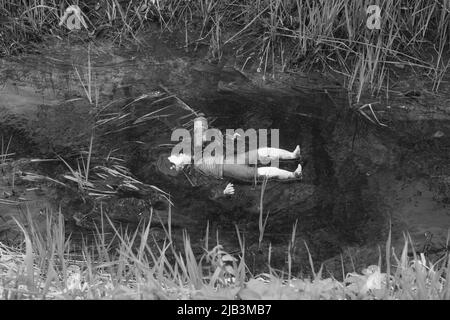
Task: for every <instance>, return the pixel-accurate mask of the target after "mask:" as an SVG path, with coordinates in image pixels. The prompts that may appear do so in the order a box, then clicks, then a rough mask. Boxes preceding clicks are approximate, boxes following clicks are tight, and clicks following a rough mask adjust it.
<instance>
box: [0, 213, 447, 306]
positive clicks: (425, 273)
mask: <svg viewBox="0 0 450 320" xmlns="http://www.w3.org/2000/svg"><path fill="white" fill-rule="evenodd" d="M151 219H152V217H150V221H146V222H143V223H142V224H141V225H140V226H139V227H138V228H137V230H136V231H134V232H130V231H124V230H122V229H121V228H118V227H116V226H114V224H113V223H112V222H111V221H110V220H109V218H108V217H107V216H102V223H101V225H100V226H98V228H97V229H96V230H97V231H96V233H95V236H94V239H93V240H92V241H88V240H86V239H85V240H84V241H83V245H82V247H81V249H80V250H74V244H73V243H72V241H71V238H70V235H67V234H66V232H65V228H64V219H63V217H62V215H61V214H58V215H51V214H49V215H47V220H46V227H45V228H44V229H42V228H41V229H39V228H38V227H37V226H36V225H35V224H34V222H33V221H32V219H31V215H30V214H28V216H27V219H26V220H25V224H26V226H24V225H22V223H24V222H22V223H20V222H16V223H17V224H18V226H19V228H20V229H21V230H22V233H23V239H24V244H25V246H24V247H22V246H20V247H17V248H11V247H8V246H6V245H4V244H2V243H0V297H1V298H2V299H229V300H234V299H243V300H246V299H339V300H344V299H402V300H403V299H450V285H449V282H448V274H449V271H450V264H449V255H448V253H447V254H445V255H444V256H443V257H442V258H441V259H440V260H439V261H436V262H434V263H431V262H430V261H429V260H428V259H427V258H426V257H425V255H424V254H416V253H415V252H414V256H413V257H409V256H408V251H409V246H411V243H412V242H411V239H410V238H409V237H408V236H407V235H405V243H404V247H403V249H402V252H401V254H400V256H399V257H397V255H396V254H395V251H394V250H393V248H391V242H390V237H389V239H388V241H387V243H386V258H387V260H386V262H385V263H384V265H385V266H384V267H385V268H386V271H384V272H383V271H382V270H381V269H382V263H381V260H382V259H381V252H380V260H379V264H378V265H372V266H369V267H368V268H366V269H364V270H362V272H361V273H358V272H350V273H346V274H345V271H344V270H343V273H344V279H343V281H338V280H337V279H336V278H334V277H332V276H331V277H329V278H325V277H323V272H322V270H323V267H321V268H320V269H319V270H318V271H317V272H314V274H313V275H312V276H311V277H310V278H304V279H300V278H296V277H294V276H292V275H291V274H290V273H288V274H286V273H283V272H280V271H276V270H274V269H272V268H270V265H269V266H268V272H267V273H265V274H260V275H252V274H250V273H249V272H248V268H247V267H246V264H245V244H244V243H242V247H241V252H240V253H239V254H237V255H235V256H233V255H231V254H229V253H227V252H226V250H225V249H224V248H223V247H222V246H221V245H220V244H219V243H217V244H216V245H215V246H214V247H213V248H211V249H209V248H208V241H206V242H205V246H206V247H205V248H204V253H203V254H202V255H201V256H199V255H196V254H194V251H193V249H192V246H191V242H190V239H189V236H188V235H187V234H186V233H184V235H183V248H177V246H176V245H175V244H174V243H173V242H172V241H171V240H170V239H171V236H170V234H169V232H168V231H167V230H166V237H165V239H158V240H157V239H155V238H152V232H151V227H150V226H151ZM107 225H109V227H110V228H109V229H112V235H113V236H112V237H111V236H109V237H107V236H106V231H105V229H106V227H107ZM208 232H209V231H208V228H207V233H208ZM238 234H239V233H238ZM107 238H109V239H110V240H107ZM206 238H207V239H208V238H209V235H208V234H207V235H206ZM293 238H295V226H294V230H293ZM240 241H243V240H242V239H240ZM309 260H310V263H311V266H312V270H314V265H313V261H312V258H311V256H309Z"/></svg>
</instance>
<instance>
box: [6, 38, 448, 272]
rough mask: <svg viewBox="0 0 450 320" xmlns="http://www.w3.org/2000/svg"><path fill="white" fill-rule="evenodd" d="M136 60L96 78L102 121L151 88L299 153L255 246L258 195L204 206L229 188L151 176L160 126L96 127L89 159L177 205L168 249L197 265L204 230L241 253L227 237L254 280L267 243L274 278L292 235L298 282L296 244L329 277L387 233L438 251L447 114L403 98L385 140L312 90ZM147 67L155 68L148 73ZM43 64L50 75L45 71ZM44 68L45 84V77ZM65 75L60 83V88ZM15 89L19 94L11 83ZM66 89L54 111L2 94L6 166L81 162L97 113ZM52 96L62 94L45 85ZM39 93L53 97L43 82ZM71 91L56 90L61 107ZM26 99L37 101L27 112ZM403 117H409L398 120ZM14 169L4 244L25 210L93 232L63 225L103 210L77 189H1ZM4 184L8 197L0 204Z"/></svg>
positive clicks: (134, 210) (124, 211)
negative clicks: (107, 162)
mask: <svg viewBox="0 0 450 320" xmlns="http://www.w3.org/2000/svg"><path fill="white" fill-rule="evenodd" d="M158 47H159V46H158ZM68 55H69V56H70V55H71V54H70V52H69V53H68ZM34 59H38V60H40V58H39V57H37V58H36V57H35V58H34ZM64 59H68V58H67V57H65V58H64ZM140 59H141V58H139V57H138V58H137V59H134V57H133V59H131V58H130V59H129V60H126V62H127V65H126V68H125V67H124V68H123V69H121V68H122V67H120V66H118V67H117V70H116V69H112V70H113V71H114V72H113V71H111V70H110V69H108V68H109V67H108V68H105V67H100V68H99V69H96V72H98V73H99V74H100V75H101V77H100V79H102V83H103V82H104V87H105V88H106V89H104V91H105V92H103V93H104V94H103V96H102V101H101V102H102V103H101V105H107V104H108V103H109V102H112V101H114V103H113V106H112V107H111V108H110V109H108V110H107V111H108V112H124V111H123V108H124V106H125V105H127V104H129V103H130V102H131V101H133V100H134V99H135V98H137V97H139V96H140V95H141V94H147V93H149V92H152V91H153V90H155V89H156V88H157V84H158V83H164V84H165V86H166V87H169V88H171V90H172V91H173V92H175V93H177V94H179V96H181V97H182V98H183V99H184V100H185V102H186V103H187V104H188V105H190V106H191V107H192V108H194V109H195V110H196V111H198V112H200V111H201V112H203V113H205V115H206V116H207V117H208V118H209V120H210V124H211V126H214V127H216V128H219V129H221V130H225V129H228V128H230V129H237V128H242V129H244V130H245V129H249V128H253V129H280V147H281V148H285V149H288V150H292V149H293V148H294V147H295V146H296V145H297V144H299V145H300V146H301V148H302V158H301V160H300V162H301V164H302V166H303V168H304V179H303V180H302V181H301V182H298V181H296V182H276V181H274V182H269V184H268V185H267V187H266V190H265V192H264V201H263V214H264V219H265V217H266V215H267V224H266V227H265V230H264V236H263V238H262V243H261V244H260V243H259V239H260V234H261V232H260V226H259V218H260V211H261V210H260V209H261V208H260V197H261V186H259V185H256V186H255V185H253V184H251V183H242V182H234V183H235V186H236V195H235V196H234V197H232V198H228V199H221V200H218V199H215V198H214V197H211V192H213V191H214V190H220V188H223V187H224V186H225V185H226V183H227V182H228V181H227V180H222V181H218V180H215V179H204V178H198V179H197V180H195V181H190V180H188V179H187V178H186V177H185V176H181V175H180V176H173V175H170V174H167V172H166V173H165V172H162V171H161V170H160V169H159V167H158V159H160V157H161V156H164V155H165V154H167V152H169V151H170V148H168V147H167V146H165V145H166V144H167V143H169V142H170V132H171V129H173V128H172V127H171V124H170V123H169V124H168V123H167V121H165V120H164V119H161V121H159V120H158V121H156V122H155V121H153V122H151V123H149V124H148V125H145V126H139V127H133V128H130V129H124V127H123V126H122V127H120V125H118V126H117V127H116V128H114V129H115V130H116V131H117V132H115V133H108V130H106V129H105V130H103V129H102V128H99V129H98V131H96V135H95V140H94V148H93V150H94V151H95V158H98V159H100V158H105V157H106V156H107V155H108V153H109V152H111V150H115V151H114V152H115V153H114V154H115V155H116V156H118V157H121V158H123V159H124V160H125V163H124V164H125V165H126V166H127V167H129V168H130V170H131V172H132V173H133V174H134V175H135V176H136V177H137V178H138V179H140V180H141V181H143V182H145V183H148V184H152V185H155V186H158V187H160V188H161V189H163V190H165V191H166V192H168V193H169V194H170V198H171V200H172V202H173V203H174V207H173V208H172V209H171V215H172V230H173V233H174V239H175V240H177V241H178V243H180V242H181V239H182V232H183V230H184V229H187V231H188V232H189V234H190V237H191V240H192V241H193V243H194V247H195V248H196V250H198V253H199V254H202V253H203V251H202V249H201V246H202V245H203V244H204V240H205V239H204V237H205V230H206V226H207V223H208V222H209V230H210V235H209V236H210V243H215V239H216V234H218V235H219V241H220V243H221V244H223V245H224V247H225V249H227V250H229V251H233V252H234V251H239V243H238V237H237V235H236V230H237V229H238V230H239V232H240V235H241V237H242V239H245V245H246V249H247V251H246V252H247V254H248V257H247V258H248V259H247V262H248V264H249V267H250V268H251V270H252V271H254V272H259V271H263V270H265V265H266V263H267V258H268V248H269V244H270V245H271V248H272V253H271V259H272V261H271V262H272V266H273V267H276V268H280V269H284V268H285V267H286V263H285V262H286V257H287V250H288V249H287V248H288V242H289V241H290V240H291V238H292V234H293V232H292V231H293V227H294V225H296V230H295V240H294V243H293V245H292V246H291V247H292V248H291V257H292V258H293V259H294V261H293V262H294V269H295V271H302V272H305V273H307V272H309V271H310V270H309V261H308V256H307V250H306V247H305V245H304V243H307V244H308V247H309V250H310V252H311V254H312V256H313V258H314V260H315V261H317V262H322V261H326V262H327V264H326V265H327V268H328V269H329V270H330V271H335V270H337V273H338V274H339V273H341V270H340V266H341V262H340V257H341V255H342V256H343V259H344V263H345V264H346V265H351V264H354V265H355V267H358V266H367V264H371V263H377V261H378V247H377V246H378V245H382V246H384V241H385V240H386V239H387V235H388V231H389V228H390V227H391V228H392V231H393V236H394V240H395V241H398V243H400V240H401V239H402V232H403V231H405V230H408V231H410V232H411V234H412V237H413V239H414V240H415V241H417V243H418V244H420V243H421V241H423V239H424V238H423V233H424V232H425V231H431V232H432V233H433V234H434V241H435V242H436V243H435V245H436V247H438V246H439V245H440V244H442V242H445V238H446V235H447V230H448V228H449V227H450V216H449V203H450V201H449V197H450V191H449V190H450V187H449V186H450V181H449V180H448V179H449V173H450V161H449V160H450V115H449V113H448V110H447V111H445V110H446V104H445V101H442V102H441V103H440V104H439V103H438V104H436V105H437V106H441V109H439V108H438V107H436V105H432V106H431V105H427V104H426V102H423V105H422V106H420V105H418V104H417V103H413V102H412V101H408V100H406V99H405V98H401V99H400V100H398V101H397V100H393V101H386V102H384V103H383V104H382V105H381V107H379V108H378V109H375V112H376V113H377V115H378V118H379V120H380V121H381V122H382V123H384V124H386V125H387V127H384V126H380V125H377V124H374V123H371V122H369V121H368V120H367V119H366V118H364V117H363V116H362V115H361V114H359V113H358V112H356V111H355V108H350V107H349V102H348V100H347V97H348V95H347V93H346V92H343V91H340V90H337V89H336V87H332V88H327V87H326V84H325V83H314V81H313V80H312V79H309V78H308V79H307V81H306V84H304V86H300V84H299V82H298V81H297V80H296V81H294V85H292V83H291V85H289V84H286V83H285V82H282V81H280V83H278V85H274V86H269V85H265V84H259V85H256V84H255V83H257V81H254V79H252V80H248V79H245V78H242V77H241V76H240V75H239V74H238V75H236V74H235V73H234V74H233V72H224V71H223V70H222V71H219V72H218V73H217V72H216V73H214V74H212V75H205V72H203V71H202V72H199V71H198V68H197V67H195V66H193V65H192V63H191V61H189V60H188V59H184V58H179V57H177V58H176V59H174V61H175V62H176V63H175V62H174V61H170V62H167V61H165V62H158V61H157V62H155V61H154V60H153V57H151V59H142V60H140ZM30 61H31V60H30ZM52 61H53V60H52ZM64 61H65V60H64ZM149 62H151V63H153V65H152V66H149V65H150V63H149ZM50 65H51V66H53V67H54V68H56V69H57V67H55V64H54V63H51V64H50ZM14 68H19V69H20V67H19V66H15V67H14ZM14 68H13V67H11V68H10V69H11V70H13V69H14ZM39 68H40V67H39V65H36V64H33V67H32V69H33V78H32V81H38V80H37V79H43V77H42V76H41V74H40V73H39V72H40V71H39V70H40V69H39ZM42 68H43V70H44V71H46V72H47V71H48V70H47V69H46V68H48V66H44V67H42ZM152 68H153V69H152ZM66 69H67V67H66ZM66 69H64V72H61V74H60V75H59V76H61V77H63V76H65V73H66V71H67V70H66ZM148 69H150V71H154V72H150V71H149V70H148ZM11 72H13V71H11ZM52 72H54V70H52ZM111 73H114V76H111ZM24 74H27V73H26V72H24ZM135 74H138V75H139V79H138V80H139V81H137V80H136V79H135V78H133V77H135V76H134V75H135ZM12 78H14V77H12ZM16 78H18V79H16V80H17V81H19V82H20V81H23V79H19V78H20V77H19V76H17V77H16ZM69 78H70V77H68V80H67V82H68V83H69V84H70V85H68V88H72V89H71V90H72V91H73V90H74V88H77V87H78V91H79V92H81V94H78V96H76V97H77V99H76V101H75V100H72V98H73V97H72V95H71V94H67V97H65V98H64V99H65V100H64V101H60V100H58V99H57V98H58V97H59V96H58V95H55V96H54V97H53V98H54V99H53V100H51V99H50V100H51V103H48V101H49V99H48V97H47V98H46V99H42V101H41V99H39V101H37V100H38V98H37V96H39V95H40V94H38V93H35V94H34V95H31V96H27V95H25V98H27V99H26V100H25V102H23V101H22V100H20V99H18V98H17V97H21V96H24V94H23V90H22V89H23V88H22V87H20V86H18V87H17V88H13V89H11V90H9V91H8V90H7V89H8V86H9V85H11V84H10V83H9V82H8V81H7V84H6V86H5V88H6V89H5V90H7V91H8V92H7V94H3V95H1V96H0V104H1V106H2V107H4V108H2V109H1V110H0V111H1V116H2V117H1V119H2V121H1V122H2V126H1V127H2V134H3V136H4V137H5V139H6V140H7V139H8V137H10V136H13V137H14V138H13V140H12V143H11V146H10V150H12V151H13V152H15V153H16V154H15V155H14V159H15V160H18V159H21V158H22V159H30V158H55V152H56V153H57V154H59V155H61V156H63V157H64V158H65V159H68V160H71V161H72V162H70V163H71V164H72V165H75V164H76V161H75V160H76V158H77V157H79V151H80V149H84V150H87V149H88V146H89V138H90V134H91V125H92V118H93V114H95V113H93V112H92V107H91V106H89V105H88V104H87V103H86V101H85V100H83V99H82V98H80V96H81V97H82V96H83V94H84V93H83V89H82V88H80V86H79V84H77V79H76V78H75V77H73V78H74V79H69ZM108 79H112V80H108ZM109 82H111V83H109ZM113 82H114V83H113ZM116 82H117V83H119V85H117V83H116ZM275 82H276V81H275ZM8 83H9V84H8ZM58 83H62V82H61V81H59V82H56V83H55V85H56V86H57V85H58ZM40 86H42V87H44V88H47V89H48V88H50V87H51V86H50V85H48V84H45V83H40ZM117 86H119V87H120V88H122V89H123V88H127V90H125V89H123V94H122V95H120V94H118V93H117V92H118V91H121V90H122V89H121V90H118V91H117V90H115V89H114V90H110V89H108V88H110V87H113V88H116V87H117ZM29 87H30V86H29ZM29 87H26V88H29ZM31 87H32V86H31ZM68 88H65V87H64V88H55V89H54V91H55V92H56V93H58V94H60V95H61V96H65V95H66V93H67V92H68ZM5 90H4V91H5ZM20 90H22V91H20ZM108 90H109V91H108ZM4 91H3V92H2V93H4ZM25 91H26V92H34V91H33V90H31V89H30V90H25ZM72 91H71V92H72ZM55 99H56V100H58V101H56V100H55ZM31 100H33V101H34V103H33V104H32V107H33V108H32V110H31V109H30V108H31V107H30V102H31ZM405 105H406V106H407V107H408V108H406V107H405V108H403V107H404V106H405ZM388 106H389V108H388ZM410 106H412V107H410ZM18 110H19V111H20V112H19V111H18ZM127 110H128V109H127ZM152 110H153V109H152V106H151V100H148V99H144V100H142V101H141V102H139V103H135V104H133V105H132V110H131V109H130V110H128V111H130V112H131V113H132V117H134V118H133V119H137V118H139V117H141V116H142V115H144V114H147V113H149V112H151V111H152ZM24 115H25V116H24ZM165 119H166V118H165ZM166 120H167V119H166ZM172 124H173V123H172ZM108 129H111V128H108ZM109 131H111V130H109ZM113 131H114V130H113ZM5 143H6V142H5ZM96 164H103V163H102V162H101V161H100V162H99V163H96ZM281 166H282V168H285V169H288V170H293V169H295V168H296V166H297V162H295V161H286V162H282V163H281ZM12 167H14V166H11V165H3V164H2V170H3V175H2V182H1V192H2V194H3V195H4V197H3V198H7V199H9V200H14V201H15V200H18V199H19V198H22V199H26V201H23V202H21V203H20V204H19V205H17V204H14V205H11V204H4V203H1V204H0V213H1V217H2V221H3V222H1V221H0V223H1V227H0V236H1V237H2V239H10V238H11V237H10V236H11V234H12V233H11V230H12V227H13V224H11V220H10V219H9V218H8V217H10V216H13V215H18V213H17V212H19V213H20V214H23V213H24V212H26V210H30V211H31V212H33V214H34V218H35V220H38V221H42V223H44V222H45V210H46V208H48V209H49V210H53V211H57V210H58V208H62V211H63V213H64V215H65V217H66V224H67V230H68V231H69V232H72V233H73V234H74V235H75V234H77V235H80V236H81V235H85V234H88V233H90V232H92V230H89V228H88V226H86V225H84V224H81V225H80V224H79V223H78V224H77V221H76V219H74V216H78V215H80V214H81V215H88V216H89V217H90V218H91V219H92V220H93V221H95V220H96V219H97V218H98V216H99V211H100V209H99V208H100V206H99V205H98V204H95V203H94V202H93V201H92V199H89V197H86V195H83V196H80V194H79V193H78V191H77V188H76V186H75V187H74V186H71V188H63V187H60V186H57V185H55V184H53V183H51V182H49V181H44V182H42V181H41V182H30V181H20V179H18V178H17V175H16V179H12V172H13V170H15V169H14V168H12ZM16 169H17V170H21V171H22V172H37V173H39V174H41V175H45V176H50V177H52V178H55V179H62V175H64V174H66V173H67V167H65V166H64V165H63V164H61V163H60V162H59V163H58V162H48V163H39V164H36V163H34V164H29V163H28V164H25V165H22V164H20V165H17V166H16ZM16 172H17V171H16ZM191 180H192V178H191ZM66 182H67V181H66ZM113 183H115V182H113ZM192 184H194V185H195V186H193V185H192ZM13 185H14V189H15V194H11V189H12V186H13ZM143 198H144V199H143ZM146 200H147V199H146V196H145V195H144V196H142V195H134V196H132V195H128V196H127V198H126V199H110V200H108V201H105V202H104V203H103V204H102V206H101V208H102V210H104V211H106V212H107V213H108V214H109V215H110V216H111V217H112V218H113V219H114V220H115V221H116V222H118V223H122V224H124V225H128V226H129V227H130V228H131V227H133V226H136V225H137V224H138V223H139V222H140V221H141V220H142V219H144V218H146V217H147V216H148V206H147V205H148V203H146ZM44 209H45V210H44ZM153 209H154V211H155V216H158V217H159V218H161V221H162V222H163V223H166V224H167V221H168V210H167V208H166V207H165V206H164V205H162V206H161V205H158V206H155V207H154V208H153ZM155 220H156V222H155V225H154V229H153V231H154V234H163V232H161V230H162V228H161V227H160V226H158V224H159V222H158V221H159V219H155ZM390 222H391V226H390ZM236 227H237V228H236ZM216 231H217V232H218V233H216ZM350 255H351V257H352V259H351V261H350Z"/></svg>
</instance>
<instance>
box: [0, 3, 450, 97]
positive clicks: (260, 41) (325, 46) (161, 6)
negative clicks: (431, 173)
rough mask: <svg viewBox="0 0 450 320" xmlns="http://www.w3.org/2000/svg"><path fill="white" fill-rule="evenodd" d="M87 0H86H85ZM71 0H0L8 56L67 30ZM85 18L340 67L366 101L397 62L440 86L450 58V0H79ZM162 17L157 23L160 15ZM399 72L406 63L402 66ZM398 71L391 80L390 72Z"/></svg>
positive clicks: (254, 54) (2, 51)
mask: <svg viewBox="0 0 450 320" xmlns="http://www.w3.org/2000/svg"><path fill="white" fill-rule="evenodd" d="M77 2H78V1H77ZM71 4H72V3H71V2H70V1H59V0H40V1H37V0H26V1H21V2H16V1H11V0H0V39H1V42H0V55H10V54H14V53H17V52H22V51H26V50H30V49H32V46H30V44H29V43H30V41H31V42H37V41H41V40H43V39H45V38H46V37H48V36H54V37H59V38H63V37H66V36H67V33H68V32H69V31H68V30H67V29H66V28H63V27H58V25H59V22H60V18H61V17H62V16H63V15H64V10H65V9H66V8H67V6H68V5H71ZM373 4H377V5H379V7H380V9H381V20H380V22H381V29H380V30H376V29H375V30H371V29H369V28H368V27H367V19H368V17H369V14H367V8H368V6H369V5H373ZM79 6H80V8H81V10H82V12H83V13H82V15H83V17H84V21H85V23H84V24H82V25H81V29H82V30H80V31H79V32H78V31H72V33H75V34H79V35H80V38H81V37H82V36H81V35H83V34H84V35H85V37H84V38H83V39H85V40H86V41H88V40H89V39H95V38H97V37H100V36H101V37H107V38H110V39H112V40H113V41H115V42H116V43H117V44H118V45H120V44H122V43H123V42H124V41H126V40H131V41H133V42H135V43H141V40H142V37H141V35H142V32H143V31H147V30H150V29H154V23H157V24H158V25H159V27H160V31H161V32H162V33H176V34H178V35H180V37H182V38H183V42H184V47H185V49H186V50H189V51H191V50H197V49H198V48H199V47H201V46H207V47H208V48H209V55H210V57H211V58H214V59H219V60H220V59H221V58H223V57H224V56H227V55H234V56H235V57H236V58H238V59H239V60H240V61H243V63H242V65H239V68H245V67H246V65H248V64H250V63H249V62H252V63H251V64H252V65H253V66H257V69H258V70H259V71H260V72H262V73H263V74H264V76H266V74H267V75H270V74H271V73H273V72H276V71H295V70H303V71H308V70H311V68H314V69H316V70H324V71H332V72H333V73H335V74H337V75H341V76H343V78H344V80H345V86H346V87H347V88H348V89H350V90H351V91H353V92H355V93H356V100H357V101H359V99H360V97H361V95H362V93H363V92H365V90H370V92H371V93H372V94H378V93H380V92H381V91H383V90H388V89H389V85H390V83H392V81H394V79H395V73H396V72H395V71H394V72H391V67H393V66H396V67H398V68H401V69H404V68H405V67H408V68H409V67H411V68H413V69H414V70H420V71H421V72H424V73H426V75H427V76H428V78H429V79H430V82H431V83H432V89H433V90H434V91H438V90H439V88H440V86H441V82H442V79H443V77H444V75H445V74H446V72H447V71H448V69H449V66H450V57H448V56H446V53H447V52H448V51H449V44H450V41H449V40H450V33H449V30H450V4H449V2H448V1H446V0H435V1H411V0H386V1H368V0H365V1H353V0H333V1H327V0H320V1H316V0H289V1H286V0H244V1H241V0H189V1H185V0H155V1H149V0H140V1H120V0H103V1H98V2H94V1H79ZM151 23H153V24H151ZM397 71H398V70H397ZM391 78H392V79H391Z"/></svg>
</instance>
